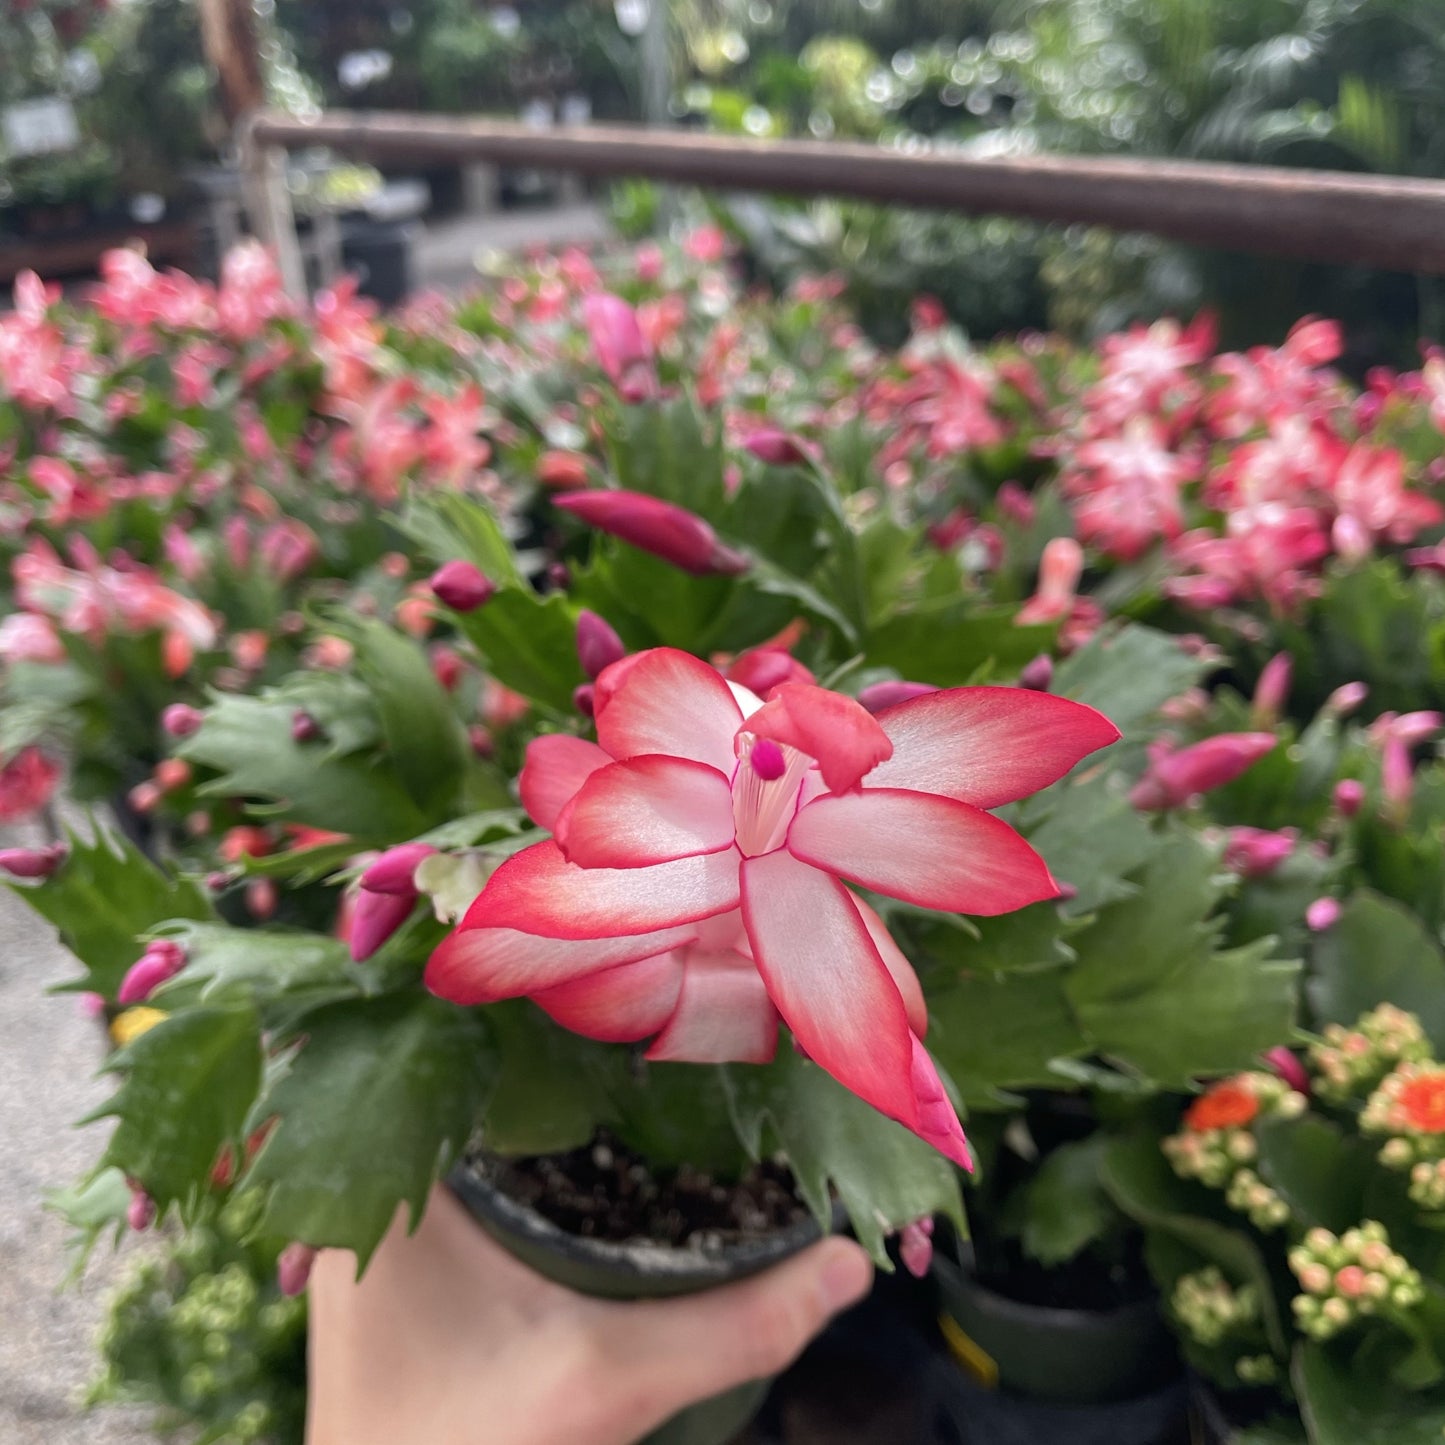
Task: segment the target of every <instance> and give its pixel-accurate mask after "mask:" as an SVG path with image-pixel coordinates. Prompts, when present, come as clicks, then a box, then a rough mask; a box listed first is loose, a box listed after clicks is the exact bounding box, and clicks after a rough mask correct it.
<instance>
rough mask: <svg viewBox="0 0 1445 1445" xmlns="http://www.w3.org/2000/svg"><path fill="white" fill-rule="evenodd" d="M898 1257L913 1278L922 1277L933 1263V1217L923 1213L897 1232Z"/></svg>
mask: <svg viewBox="0 0 1445 1445" xmlns="http://www.w3.org/2000/svg"><path fill="white" fill-rule="evenodd" d="M898 1257H899V1258H900V1259H901V1260H902V1261H903V1267H904V1268H905V1269H906V1270H907V1271H908V1273H909V1274H911V1275H912V1276H913V1277H914V1279H923V1278H925V1277H926V1276H927V1274H928V1271H929V1269H930V1268H931V1267H932V1265H933V1219H932V1217H931V1216H928V1215H925V1216H924V1217H923V1218H922V1219H915V1220H914V1221H913V1223H912V1224H905V1225H904V1226H903V1228H902V1229H901V1230H900V1231H899V1233H898Z"/></svg>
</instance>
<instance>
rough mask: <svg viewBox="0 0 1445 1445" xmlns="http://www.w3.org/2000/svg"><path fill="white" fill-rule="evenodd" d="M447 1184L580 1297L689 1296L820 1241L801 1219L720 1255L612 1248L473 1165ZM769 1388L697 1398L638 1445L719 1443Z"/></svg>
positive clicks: (763, 1383)
mask: <svg viewBox="0 0 1445 1445" xmlns="http://www.w3.org/2000/svg"><path fill="white" fill-rule="evenodd" d="M447 1184H448V1185H449V1186H450V1188H451V1190H452V1192H453V1193H454V1194H455V1195H456V1196H457V1198H458V1199H460V1200H461V1201H462V1203H463V1204H464V1205H465V1206H466V1207H467V1209H468V1210H469V1211H470V1212H471V1214H472V1216H473V1217H474V1218H475V1219H476V1220H477V1222H478V1223H479V1224H480V1225H481V1226H482V1228H483V1229H485V1230H486V1231H487V1233H488V1234H490V1235H491V1236H492V1238H493V1239H495V1240H496V1241H497V1243H499V1244H500V1245H501V1246H502V1247H503V1248H504V1249H506V1250H507V1251H508V1252H509V1253H510V1254H511V1255H513V1256H514V1257H515V1258H517V1259H519V1260H521V1261H522V1263H523V1264H526V1265H528V1266H529V1267H530V1268H532V1269H535V1270H536V1271H537V1273H538V1274H540V1275H542V1276H543V1277H544V1278H546V1279H550V1280H553V1281H555V1282H556V1283H557V1284H563V1285H566V1286H567V1287H568V1288H570V1289H575V1290H576V1291H577V1292H578V1293H579V1294H586V1295H593V1296H596V1297H599V1298H603V1299H617V1300H629V1299H661V1298H666V1297H668V1296H675V1295H686V1294H696V1293H697V1292H698V1291H700V1290H705V1289H712V1288H714V1287H716V1286H717V1285H721V1284H729V1283H731V1282H732V1281H734V1280H739V1279H745V1278H747V1276H748V1275H752V1274H757V1273H759V1272H760V1271H762V1270H765V1269H767V1268H768V1267H769V1266H770V1265H774V1264H778V1263H780V1262H781V1261H782V1260H785V1259H787V1258H788V1257H789V1256H790V1255H793V1254H796V1253H797V1252H798V1251H799V1250H801V1249H804V1248H806V1247H807V1246H808V1245H810V1244H812V1243H814V1242H815V1241H816V1240H818V1239H820V1238H821V1237H822V1231H821V1230H820V1229H819V1228H818V1226H817V1224H816V1223H815V1222H814V1221H813V1220H812V1219H808V1220H805V1221H804V1222H803V1223H801V1224H797V1225H794V1226H793V1227H792V1228H790V1229H785V1230H779V1231H778V1232H777V1233H775V1234H771V1235H768V1236H767V1237H766V1238H764V1239H760V1240H757V1241H749V1242H748V1243H746V1244H737V1245H730V1246H727V1247H725V1248H723V1249H720V1250H697V1249H671V1248H667V1247H665V1246H662V1245H655V1244H614V1243H611V1242H609V1241H606V1240H596V1239H583V1238H581V1237H580V1236H578V1235H575V1234H568V1233H566V1232H565V1231H564V1230H562V1229H559V1228H558V1227H557V1226H556V1225H555V1224H553V1223H552V1222H551V1221H550V1220H548V1219H544V1218H543V1217H542V1216H541V1215H540V1214H538V1213H537V1212H536V1211H535V1210H533V1209H530V1208H528V1207H527V1206H526V1205H524V1204H519V1203H518V1202H517V1201H516V1200H514V1199H511V1198H509V1197H508V1196H507V1195H505V1194H503V1193H501V1192H500V1191H499V1190H498V1189H497V1188H496V1186H495V1185H494V1184H492V1182H491V1181H490V1180H489V1179H488V1178H487V1177H486V1175H485V1173H483V1172H482V1171H481V1170H480V1169H479V1168H478V1167H477V1166H476V1165H474V1164H471V1163H468V1162H465V1161H464V1162H463V1163H461V1164H459V1165H458V1166H457V1167H456V1168H455V1169H454V1170H453V1171H452V1173H451V1175H450V1176H449V1177H448V1179H447ZM770 1383H771V1381H768V1380H753V1381H749V1382H748V1383H747V1384H744V1385H740V1386H738V1387H737V1388H736V1389H732V1390H728V1391H726V1392H725V1393H724V1394H721V1395H715V1396H714V1397H713V1398H712V1399H710V1400H703V1401H701V1402H700V1403H698V1404H696V1405H693V1406H691V1407H689V1408H688V1409H686V1410H684V1411H683V1412H682V1413H681V1414H679V1415H675V1416H673V1418H672V1419H671V1420H668V1421H667V1422H666V1423H664V1424H662V1425H660V1426H659V1427H658V1428H657V1429H656V1430H654V1431H653V1432H652V1434H650V1435H648V1436H647V1438H646V1440H645V1441H644V1442H643V1445H723V1442H725V1441H728V1440H731V1439H732V1438H733V1437H734V1436H735V1435H736V1434H737V1433H738V1432H739V1431H740V1430H741V1429H742V1428H743V1427H744V1426H745V1425H746V1424H747V1423H748V1421H750V1420H751V1419H752V1418H753V1416H754V1415H755V1414H756V1413H757V1411H758V1408H759V1406H761V1404H762V1402H763V1399H764V1397H765V1396H766V1395H767V1392H768V1386H769V1384H770Z"/></svg>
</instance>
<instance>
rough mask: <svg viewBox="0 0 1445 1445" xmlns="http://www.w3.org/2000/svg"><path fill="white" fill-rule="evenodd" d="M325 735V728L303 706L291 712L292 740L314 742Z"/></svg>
mask: <svg viewBox="0 0 1445 1445" xmlns="http://www.w3.org/2000/svg"><path fill="white" fill-rule="evenodd" d="M325 736H326V731H325V729H324V728H323V727H322V726H321V724H320V723H319V722H317V721H316V719H315V718H314V717H312V716H311V714H310V713H309V712H307V711H306V710H305V709H304V708H297V709H296V711H295V712H293V713H292V714H291V737H292V740H293V741H294V742H298V743H315V742H320V741H321V740H322V739H323V738H324V737H325Z"/></svg>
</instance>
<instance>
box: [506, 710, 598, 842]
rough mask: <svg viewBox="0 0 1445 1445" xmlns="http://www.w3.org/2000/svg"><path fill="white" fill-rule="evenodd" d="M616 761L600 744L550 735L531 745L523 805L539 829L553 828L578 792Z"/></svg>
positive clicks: (520, 784)
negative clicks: (590, 778) (559, 815)
mask: <svg viewBox="0 0 1445 1445" xmlns="http://www.w3.org/2000/svg"><path fill="white" fill-rule="evenodd" d="M611 761H612V759H611V758H610V757H608V756H607V754H606V753H605V752H603V751H602V749H601V748H599V747H598V746H597V744H596V743H589V742H588V741H587V740H586V738H574V737H570V736H568V734H566V733H549V734H547V735H546V736H544V737H540V738H533V739H532V741H531V742H530V743H528V744H527V761H526V765H525V766H524V767H523V768H522V776H521V778H520V779H519V780H518V785H517V786H518V791H519V792H520V793H521V795H522V806H523V807H524V808H525V809H526V810H527V815H528V816H529V817H530V818H531V820H532V821H533V822H534V823H535V824H536V825H537V826H538V827H539V828H551V827H553V826H554V825H555V824H556V822H557V814H558V813H560V812H561V811H562V809H563V808H565V807H566V806H567V804H568V803H570V802H571V801H572V798H573V796H574V795H575V794H576V792H577V790H578V789H579V788H580V787H581V786H582V784H583V783H585V782H586V781H587V779H588V778H589V777H590V776H591V775H592V774H593V773H595V772H596V771H597V769H598V768H605V767H606V766H607V765H608V763H610V762H611Z"/></svg>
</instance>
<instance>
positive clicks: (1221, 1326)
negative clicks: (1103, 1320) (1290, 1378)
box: [1169, 1264, 1279, 1385]
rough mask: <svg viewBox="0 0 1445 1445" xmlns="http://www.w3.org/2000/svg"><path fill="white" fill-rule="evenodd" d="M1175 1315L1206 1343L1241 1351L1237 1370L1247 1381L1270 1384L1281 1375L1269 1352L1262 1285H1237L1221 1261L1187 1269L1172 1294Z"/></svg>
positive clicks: (1198, 1341) (1241, 1379) (1199, 1341)
mask: <svg viewBox="0 0 1445 1445" xmlns="http://www.w3.org/2000/svg"><path fill="white" fill-rule="evenodd" d="M1169 1306H1170V1309H1171V1310H1172V1312H1173V1314H1174V1318H1175V1319H1177V1320H1178V1321H1179V1323H1180V1324H1181V1325H1182V1326H1183V1327H1184V1330H1185V1332H1186V1333H1187V1334H1188V1336H1189V1337H1190V1338H1191V1339H1192V1340H1193V1341H1194V1342H1195V1343H1196V1344H1199V1345H1202V1346H1203V1347H1204V1348H1205V1349H1216V1348H1218V1347H1219V1346H1221V1345H1225V1344H1228V1345H1229V1346H1230V1347H1231V1348H1232V1349H1234V1350H1236V1351H1237V1352H1238V1353H1237V1355H1236V1358H1235V1360H1234V1372H1235V1375H1236V1376H1237V1377H1238V1380H1239V1383H1240V1384H1242V1385H1266V1384H1270V1383H1271V1382H1272V1381H1274V1380H1276V1379H1278V1378H1279V1362H1278V1361H1277V1360H1276V1359H1275V1358H1274V1356H1273V1355H1272V1354H1270V1353H1269V1350H1268V1348H1267V1342H1266V1339H1265V1332H1264V1318H1263V1313H1262V1311H1261V1309H1260V1299H1259V1291H1258V1289H1257V1288H1256V1287H1255V1286H1254V1285H1251V1284H1242V1285H1233V1284H1231V1283H1230V1282H1229V1281H1228V1280H1227V1279H1225V1277H1224V1275H1223V1273H1222V1272H1221V1270H1220V1269H1219V1267H1218V1266H1217V1265H1212V1264H1211V1265H1207V1266H1205V1268H1203V1269H1199V1270H1194V1271H1193V1272H1192V1273H1190V1274H1182V1275H1180V1276H1179V1279H1178V1280H1177V1281H1176V1283H1175V1285H1174V1291H1173V1293H1172V1294H1171V1295H1170V1298H1169Z"/></svg>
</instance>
